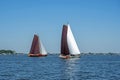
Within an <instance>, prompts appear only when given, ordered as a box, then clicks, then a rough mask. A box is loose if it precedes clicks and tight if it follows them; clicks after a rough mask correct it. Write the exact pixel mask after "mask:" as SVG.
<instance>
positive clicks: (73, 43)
mask: <svg viewBox="0 0 120 80" xmlns="http://www.w3.org/2000/svg"><path fill="white" fill-rule="evenodd" d="M67 43H68V48H69V51H70V54H72V55H77V54H80V51H79V49H78V46H77V44H76V41H75V39H74V36H73V33H72V31H71V28H70V25H68V32H67Z"/></svg>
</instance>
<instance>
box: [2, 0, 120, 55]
mask: <svg viewBox="0 0 120 80" xmlns="http://www.w3.org/2000/svg"><path fill="white" fill-rule="evenodd" d="M68 22H69V23H70V25H71V29H72V32H73V34H74V37H75V39H76V42H77V44H78V46H79V49H80V51H81V52H120V1H119V0H0V49H12V50H15V51H16V52H23V53H24V52H25V53H28V52H29V50H30V46H31V42H32V39H33V35H34V34H38V35H39V37H40V39H41V41H42V42H43V44H44V46H45V48H46V50H47V51H48V52H51V53H53V52H54V53H59V52H60V40H61V31H62V25H63V24H67V23H68Z"/></svg>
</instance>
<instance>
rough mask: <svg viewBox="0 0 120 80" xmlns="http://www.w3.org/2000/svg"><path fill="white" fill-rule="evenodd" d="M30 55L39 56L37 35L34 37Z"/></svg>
mask: <svg viewBox="0 0 120 80" xmlns="http://www.w3.org/2000/svg"><path fill="white" fill-rule="evenodd" d="M30 54H40V46H39V37H38V36H37V35H34V38H33V41H32V45H31V49H30Z"/></svg>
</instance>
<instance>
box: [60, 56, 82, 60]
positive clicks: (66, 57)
mask: <svg viewBox="0 0 120 80" xmlns="http://www.w3.org/2000/svg"><path fill="white" fill-rule="evenodd" d="M59 57H60V58H63V59H70V58H79V57H80V55H60V56H59Z"/></svg>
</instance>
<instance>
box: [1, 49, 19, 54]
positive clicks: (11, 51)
mask: <svg viewBox="0 0 120 80" xmlns="http://www.w3.org/2000/svg"><path fill="white" fill-rule="evenodd" d="M0 54H17V53H16V52H15V51H14V50H4V49H2V50H0Z"/></svg>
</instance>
